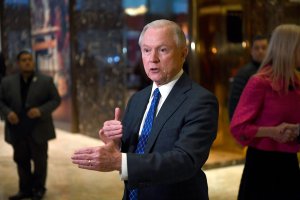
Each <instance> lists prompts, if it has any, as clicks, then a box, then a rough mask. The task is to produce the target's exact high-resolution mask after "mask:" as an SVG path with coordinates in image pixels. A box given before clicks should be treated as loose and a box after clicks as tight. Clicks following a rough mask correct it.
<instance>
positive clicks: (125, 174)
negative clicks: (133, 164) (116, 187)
mask: <svg viewBox="0 0 300 200" xmlns="http://www.w3.org/2000/svg"><path fill="white" fill-rule="evenodd" d="M120 175H121V180H122V181H126V180H128V171H127V154H126V153H122V166H121V174H120Z"/></svg>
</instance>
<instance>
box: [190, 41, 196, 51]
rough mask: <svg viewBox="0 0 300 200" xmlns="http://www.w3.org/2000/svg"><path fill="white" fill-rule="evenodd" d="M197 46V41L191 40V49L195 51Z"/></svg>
mask: <svg viewBox="0 0 300 200" xmlns="http://www.w3.org/2000/svg"><path fill="white" fill-rule="evenodd" d="M195 47H196V44H195V42H191V49H192V51H195Z"/></svg>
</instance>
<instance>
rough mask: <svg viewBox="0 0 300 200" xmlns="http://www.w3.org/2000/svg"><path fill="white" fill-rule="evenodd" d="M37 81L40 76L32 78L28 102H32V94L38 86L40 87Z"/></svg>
mask: <svg viewBox="0 0 300 200" xmlns="http://www.w3.org/2000/svg"><path fill="white" fill-rule="evenodd" d="M37 81H38V76H37V75H36V74H35V75H34V76H33V77H32V80H31V83H30V86H29V89H28V94H27V99H26V102H32V101H31V99H30V98H31V97H32V92H34V91H36V90H37V86H38V84H37Z"/></svg>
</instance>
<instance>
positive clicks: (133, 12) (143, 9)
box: [125, 5, 148, 16]
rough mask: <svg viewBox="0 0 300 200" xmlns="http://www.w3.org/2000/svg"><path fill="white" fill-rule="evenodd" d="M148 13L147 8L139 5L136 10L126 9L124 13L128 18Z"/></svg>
mask: <svg viewBox="0 0 300 200" xmlns="http://www.w3.org/2000/svg"><path fill="white" fill-rule="evenodd" d="M147 11H148V9H147V7H146V6H145V5H141V6H139V7H136V8H126V9H125V13H126V14H127V15H129V16H137V15H143V14H145V13H146V12H147Z"/></svg>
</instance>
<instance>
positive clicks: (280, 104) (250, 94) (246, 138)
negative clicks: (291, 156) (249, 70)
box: [230, 75, 300, 153]
mask: <svg viewBox="0 0 300 200" xmlns="http://www.w3.org/2000/svg"><path fill="white" fill-rule="evenodd" d="M282 122H286V123H300V90H299V89H297V90H290V91H289V92H288V93H281V94H279V93H278V92H276V91H274V90H273V89H272V87H271V83H270V82H269V81H268V80H266V79H263V78H262V77H260V76H257V75H254V76H252V77H251V78H250V79H249V81H248V83H247V85H246V87H245V89H244V91H243V93H242V95H241V98H240V100H239V103H238V105H237V108H236V110H235V112H234V115H233V118H232V121H231V124H230V129H231V133H232V135H233V136H234V137H235V139H236V140H237V141H238V142H239V143H241V144H242V145H243V146H251V147H254V148H256V149H260V150H267V151H280V152H290V153H295V152H298V151H299V149H300V144H299V143H297V142H296V141H295V142H289V143H278V142H276V141H275V140H273V139H271V138H268V137H260V138H256V137H255V135H256V133H257V131H258V128H259V127H261V126H265V127H267V126H277V125H279V124H281V123H282Z"/></svg>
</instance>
